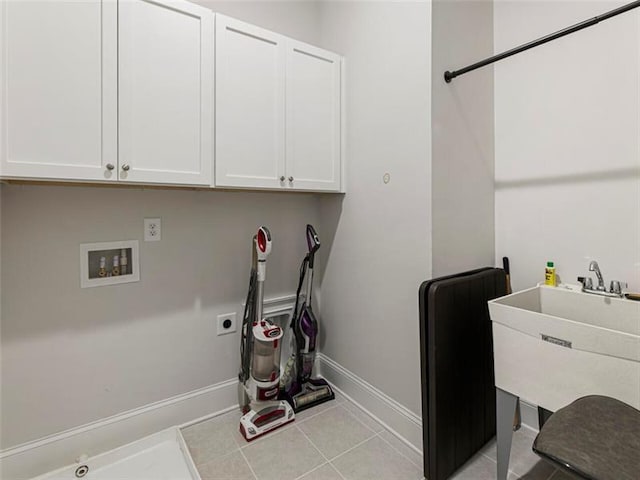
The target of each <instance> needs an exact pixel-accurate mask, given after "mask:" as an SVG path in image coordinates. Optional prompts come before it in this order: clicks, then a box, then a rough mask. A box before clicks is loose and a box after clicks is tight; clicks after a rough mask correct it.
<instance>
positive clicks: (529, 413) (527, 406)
mask: <svg viewBox="0 0 640 480" xmlns="http://www.w3.org/2000/svg"><path fill="white" fill-rule="evenodd" d="M520 423H521V424H522V425H523V426H525V427H527V428H530V429H531V430H533V431H535V432H537V431H538V407H537V406H535V405H533V404H531V403H528V402H527V401H525V400H522V399H520Z"/></svg>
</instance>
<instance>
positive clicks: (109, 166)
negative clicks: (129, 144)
mask: <svg viewBox="0 0 640 480" xmlns="http://www.w3.org/2000/svg"><path fill="white" fill-rule="evenodd" d="M114 168H116V167H114V166H113V163H107V170H113V169H114Z"/></svg>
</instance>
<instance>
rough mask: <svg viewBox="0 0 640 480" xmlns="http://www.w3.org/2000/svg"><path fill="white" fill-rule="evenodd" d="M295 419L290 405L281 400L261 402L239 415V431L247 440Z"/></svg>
mask: <svg viewBox="0 0 640 480" xmlns="http://www.w3.org/2000/svg"><path fill="white" fill-rule="evenodd" d="M294 420H295V414H294V412H293V409H292V408H291V406H290V405H289V404H288V403H287V402H285V401H283V400H279V401H275V402H261V403H260V404H258V405H252V409H251V410H250V411H249V412H248V413H246V414H245V415H243V416H242V417H240V433H241V434H242V436H243V437H244V438H245V440H246V441H247V442H250V441H251V440H254V439H256V438H258V437H260V436H262V435H264V434H265V433H268V432H270V431H272V430H275V429H276V428H279V427H282V426H284V425H286V424H287V423H290V422H293V421H294Z"/></svg>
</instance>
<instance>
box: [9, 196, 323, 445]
mask: <svg viewBox="0 0 640 480" xmlns="http://www.w3.org/2000/svg"><path fill="white" fill-rule="evenodd" d="M0 198H1V202H2V246H1V248H2V250H1V252H0V255H1V257H2V272H1V273H2V300H1V301H2V323H1V339H2V349H1V350H2V371H1V374H2V375H1V376H2V386H3V388H2V410H1V412H0V415H1V416H2V420H3V422H2V448H7V447H9V446H12V445H16V444H19V443H22V442H25V441H28V440H32V439H35V438H39V437H42V436H44V435H48V434H51V433H55V432H58V431H61V430H64V429H67V428H71V427H74V426H78V425H81V424H84V423H87V422H90V421H94V420H98V419H101V418H104V417H107V416H109V415H113V414H116V413H119V412H122V411H125V410H129V409H132V408H135V407H140V406H142V405H146V404H148V403H151V402H155V401H158V400H163V399H166V398H169V397H171V396H174V395H178V394H181V393H185V392H188V391H191V390H194V389H197V388H201V387H205V386H208V385H211V384H214V383H217V382H220V381H224V380H228V379H231V378H234V377H235V375H236V374H237V368H238V345H239V337H238V336H237V334H232V335H226V336H221V337H218V336H216V324H217V323H216V316H217V315H218V314H223V313H228V312H231V311H236V312H238V318H240V317H241V315H242V311H241V310H240V308H241V306H240V303H241V302H242V301H243V300H244V298H245V295H246V288H247V282H248V275H249V268H250V263H251V243H250V242H251V237H252V235H253V234H254V233H255V231H256V230H257V227H258V226H259V225H261V224H264V225H267V226H269V228H270V229H271V232H272V234H273V237H274V244H273V252H272V255H271V256H270V257H269V261H268V265H267V283H266V295H267V296H274V295H280V294H289V293H293V292H294V291H295V287H296V282H297V277H298V266H299V261H300V259H301V258H302V256H303V254H304V251H305V249H306V245H305V239H304V226H305V225H306V223H307V222H311V223H316V222H318V199H317V197H315V196H312V195H304V194H293V195H291V194H279V193H232V192H211V191H180V190H172V191H161V190H144V191H143V190H128V189H127V190H125V189H110V188H99V187H56V186H12V185H4V186H2V193H1V197H0ZM156 216H158V217H161V218H162V229H163V232H162V240H161V241H160V242H147V243H145V242H144V241H143V228H142V227H143V218H144V217H156ZM131 239H137V240H139V241H140V271H141V279H140V282H138V283H128V284H123V285H114V286H106V287H100V288H88V289H81V288H80V281H79V245H80V243H84V242H101V241H113V240H131Z"/></svg>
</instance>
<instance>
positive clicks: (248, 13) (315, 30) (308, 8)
mask: <svg viewBox="0 0 640 480" xmlns="http://www.w3.org/2000/svg"><path fill="white" fill-rule="evenodd" d="M189 1H192V2H193V3H198V4H200V5H202V6H205V7H207V8H210V9H211V10H213V11H214V12H218V13H222V14H224V15H228V16H230V17H234V18H237V19H238V20H243V21H245V22H249V23H252V24H254V25H257V26H259V27H262V28H266V29H268V30H273V31H274V32H278V33H281V34H283V35H286V36H288V37H292V38H295V39H297V40H301V41H303V42H308V43H311V44H313V45H319V40H320V22H319V21H318V20H319V17H318V15H319V8H320V7H319V4H320V2H319V1H315V0H226V1H225V0H189ZM319 46H321V45H319Z"/></svg>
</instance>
